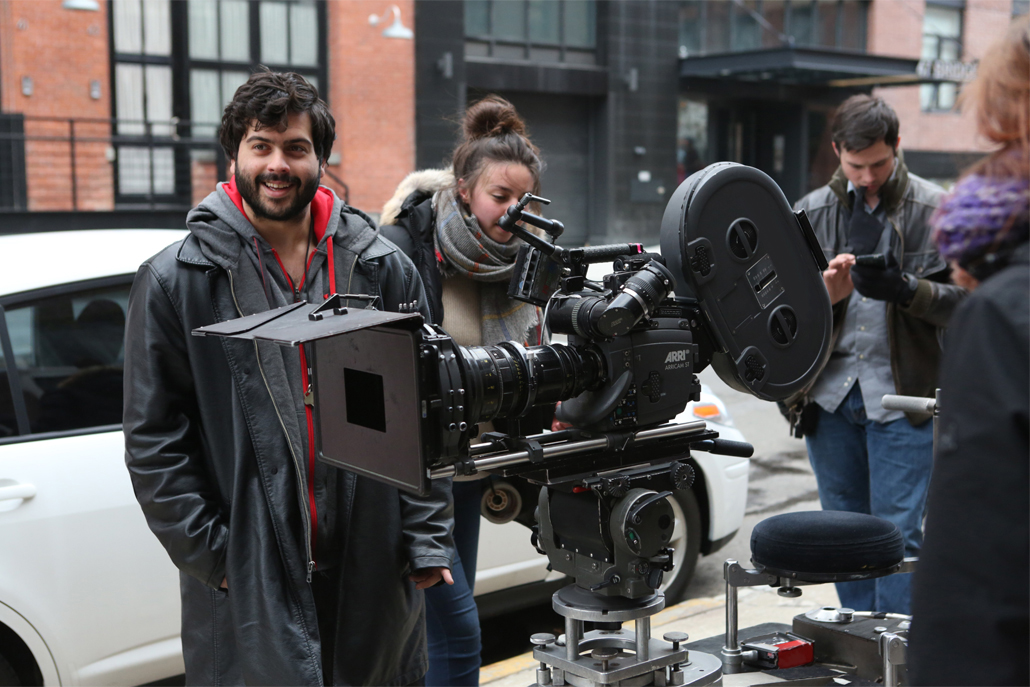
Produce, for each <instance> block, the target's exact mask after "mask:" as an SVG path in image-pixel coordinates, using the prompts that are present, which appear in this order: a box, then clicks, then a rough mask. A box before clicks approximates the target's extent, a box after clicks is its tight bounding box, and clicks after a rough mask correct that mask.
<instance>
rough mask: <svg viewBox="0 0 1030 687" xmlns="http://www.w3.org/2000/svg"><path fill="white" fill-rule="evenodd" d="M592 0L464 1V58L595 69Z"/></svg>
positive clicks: (595, 45) (595, 11) (594, 16)
mask: <svg viewBox="0 0 1030 687" xmlns="http://www.w3.org/2000/svg"><path fill="white" fill-rule="evenodd" d="M596 48H597V3H596V1H595V0H466V2H465V55H466V57H493V58H498V59H509V60H530V61H533V62H572V63H578V64H596V62H597V58H596Z"/></svg>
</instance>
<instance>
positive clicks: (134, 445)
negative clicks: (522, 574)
mask: <svg viewBox="0 0 1030 687" xmlns="http://www.w3.org/2000/svg"><path fill="white" fill-rule="evenodd" d="M217 194H223V195H224V192H223V191H222V190H221V189H220V190H218V191H216V192H215V193H214V194H212V195H211V196H209V198H208V199H207V200H205V201H204V203H202V204H201V206H200V207H198V208H197V209H195V210H194V211H193V212H191V213H190V217H189V219H188V221H187V223H188V225H189V227H190V229H191V232H192V233H191V235H190V236H189V237H187V238H186V239H185V240H183V241H182V242H180V243H178V244H175V245H173V246H171V247H169V248H168V249H166V250H164V251H163V252H161V253H159V254H158V255H156V256H155V257H153V258H151V259H150V260H148V261H147V262H146V263H144V264H143V266H142V267H141V268H140V270H139V272H138V274H137V276H136V281H135V283H134V284H133V290H132V294H131V296H130V303H129V313H128V323H127V326H126V332H127V337H126V343H125V422H124V431H125V437H126V462H127V464H128V467H129V471H130V474H131V477H132V482H133V486H134V488H135V490H136V495H137V498H138V499H139V501H140V503H141V505H142V506H143V511H144V514H145V515H146V517H147V521H148V523H149V524H150V527H151V529H152V530H153V531H154V533H155V534H156V535H157V537H158V539H160V541H161V543H162V544H163V545H164V546H165V548H166V549H167V551H168V553H169V555H170V556H171V558H172V561H173V562H174V563H175V565H176V566H177V567H178V568H179V570H180V571H181V589H182V601H183V635H182V642H183V651H184V656H185V659H186V671H187V680H188V682H189V683H192V684H240V683H244V682H245V683H247V684H278V685H298V684H312V685H314V684H320V683H321V682H322V666H321V656H320V651H319V643H318V637H319V633H318V623H317V622H316V614H315V605H314V599H313V595H312V592H311V588H310V585H309V584H308V581H307V577H308V571H307V569H306V568H307V560H308V556H307V552H306V550H305V547H306V534H305V519H306V517H307V515H306V512H307V511H306V510H305V509H304V506H302V505H301V504H302V503H305V501H303V500H302V499H301V494H303V493H304V491H303V490H304V488H305V485H304V484H303V482H304V480H305V476H304V475H305V474H306V473H305V472H304V471H303V470H302V467H303V466H306V460H305V456H304V454H303V452H301V450H300V447H302V446H303V440H302V439H301V436H300V432H301V431H305V430H302V429H301V428H300V427H299V426H298V422H297V421H296V414H295V413H293V412H289V409H290V404H292V403H293V401H292V400H291V391H290V385H294V384H298V383H299V381H298V380H294V379H291V378H288V377H287V365H285V364H284V354H283V353H282V351H281V349H279V347H278V346H276V345H275V344H271V343H268V342H262V343H258V344H255V343H252V342H244V341H240V340H235V339H224V338H198V337H195V336H191V334H190V332H191V331H192V330H193V329H194V328H196V327H200V326H203V325H208V324H212V323H214V322H221V321H224V320H229V319H233V318H237V317H240V316H243V315H249V314H252V313H255V312H261V311H264V310H267V309H268V301H267V300H266V296H265V293H264V292H263V289H262V282H261V279H260V277H259V276H258V275H257V273H256V272H255V271H254V270H253V267H252V266H250V265H246V264H245V261H247V260H249V257H250V256H248V255H245V254H243V250H245V246H246V243H245V242H244V241H240V240H239V237H238V236H236V235H235V234H234V233H233V231H234V230H233V228H231V227H230V226H229V224H228V223H229V222H231V221H232V220H233V218H232V217H231V210H229V209H227V207H226V203H227V202H228V201H227V200H226V199H225V198H223V197H221V196H219V195H217ZM230 206H231V203H230ZM326 234H327V236H326V238H325V240H323V241H322V242H321V243H320V244H319V245H318V248H317V253H316V255H315V257H314V259H313V264H317V262H318V261H320V263H321V268H320V269H319V271H318V274H316V275H315V280H317V281H319V282H322V283H324V282H325V279H326V270H325V262H326V252H327V251H326V242H327V241H329V240H331V241H333V242H334V252H335V256H334V257H335V263H336V264H335V269H336V270H337V274H338V275H340V280H341V281H340V284H339V286H338V290H339V291H344V290H345V289H346V290H349V291H350V292H351V293H367V294H378V295H380V296H381V297H382V301H383V307H384V308H385V309H388V310H396V309H397V306H398V304H399V303H408V302H412V301H418V302H419V303H424V302H425V296H424V293H423V289H422V285H421V281H420V280H419V278H418V275H417V273H416V272H415V269H414V266H413V265H412V264H411V262H410V260H408V259H407V258H406V257H404V256H403V255H401V254H400V253H399V252H398V251H397V250H396V247H395V246H393V244H391V243H389V242H388V241H385V240H383V239H381V238H378V236H377V235H376V233H375V231H374V230H373V228H372V226H371V225H370V221H369V220H367V218H366V217H365V216H364V215H362V214H360V213H358V212H357V211H355V210H352V209H350V208H347V207H346V206H345V205H344V204H343V203H342V201H339V199H336V200H335V205H334V206H333V209H332V214H331V215H330V220H329V225H328V227H327V229H326ZM352 269H353V272H351V270H352ZM348 275H351V276H350V277H349V278H348ZM291 418H292V419H291ZM298 462H299V463H300V465H298ZM342 485H343V486H342V488H341V492H340V499H339V503H338V507H337V511H338V525H337V529H338V531H339V532H341V533H343V537H344V544H343V548H342V552H341V554H340V557H341V560H340V563H339V567H338V570H339V571H340V580H341V583H340V586H339V595H340V596H339V604H338V607H337V608H335V609H319V610H320V612H330V613H335V614H336V615H337V624H338V628H339V631H338V633H337V641H336V644H335V647H334V649H335V651H334V655H335V661H334V681H335V682H336V683H337V684H377V685H396V684H410V683H412V682H413V681H415V680H417V679H419V678H420V677H421V676H422V675H423V674H424V673H425V670H426V666H427V660H426V653H425V620H424V606H423V603H424V601H423V594H422V592H419V591H416V590H415V588H414V585H413V584H412V583H411V582H409V581H408V580H407V577H406V576H407V573H408V572H409V571H410V570H411V569H412V568H425V567H431V566H449V565H450V561H451V555H452V550H453V543H452V542H451V541H450V523H451V521H452V520H451V517H452V514H451V511H450V497H449V485H444V484H442V483H441V484H440V485H439V487H440V488H441V489H443V488H444V487H446V492H447V493H446V494H441V493H440V492H439V490H437V492H435V493H434V496H433V497H431V498H429V499H425V500H420V499H416V498H413V497H409V496H407V495H404V494H401V493H399V492H398V491H397V490H396V489H394V488H392V487H388V486H385V485H383V484H380V483H378V482H374V481H372V480H368V479H365V478H363V477H356V476H354V475H353V474H350V473H344V475H343V481H342ZM223 577H227V578H228V587H229V590H228V592H225V591H222V590H220V589H219V585H220V583H221V581H222V578H223ZM127 583H130V584H131V580H130V581H128V582H127Z"/></svg>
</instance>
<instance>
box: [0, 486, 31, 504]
mask: <svg viewBox="0 0 1030 687" xmlns="http://www.w3.org/2000/svg"><path fill="white" fill-rule="evenodd" d="M35 495H36V485H35V484H12V485H11V486H9V487H0V501H13V500H14V499H31V498H32V497H33V496H35Z"/></svg>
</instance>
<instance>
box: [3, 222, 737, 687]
mask: <svg viewBox="0 0 1030 687" xmlns="http://www.w3.org/2000/svg"><path fill="white" fill-rule="evenodd" d="M184 235H185V232H184V231H171V230H108V231H68V232H59V233H51V234H25V235H13V236H0V686H2V685H18V684H24V685H38V684H46V685H140V684H144V683H148V682H153V681H157V680H163V679H166V678H169V677H173V676H176V675H181V674H182V673H183V661H182V649H181V643H180V639H179V629H180V615H179V580H178V572H177V571H176V569H175V568H174V566H173V565H172V564H171V562H170V560H169V558H168V556H167V554H166V553H165V551H164V549H163V548H162V547H161V545H160V544H159V543H158V541H157V539H156V538H155V537H154V535H153V534H152V533H151V532H150V530H149V529H148V528H147V524H146V522H145V520H144V518H143V514H142V512H141V510H140V507H139V505H138V504H137V502H136V499H135V497H134V495H133V492H132V487H131V484H130V482H129V476H128V472H127V471H126V469H125V464H124V443H123V439H122V433H121V427H120V422H121V365H122V338H123V334H124V323H125V308H126V304H127V302H128V295H129V288H130V285H131V283H132V278H133V275H134V274H135V272H136V269H137V267H138V266H139V264H140V263H141V262H142V261H143V260H145V259H146V258H148V257H150V256H151V255H153V254H155V253H157V252H158V251H159V250H161V249H162V248H163V247H165V246H167V245H168V244H170V243H172V242H174V241H177V240H179V239H181V238H182V237H183V236H184ZM685 415H689V416H690V418H689V419H694V418H695V417H701V418H704V419H706V420H708V421H709V423H710V424H711V425H712V427H713V428H715V429H718V430H719V432H720V433H721V434H722V435H723V436H724V437H726V438H729V439H736V440H742V439H743V437H741V436H740V433H739V432H737V431H736V429H734V428H733V427H732V422H731V420H730V419H729V417H728V415H727V414H726V410H725V407H724V406H723V405H722V403H721V402H720V401H719V400H718V399H717V398H715V397H714V396H711V395H710V394H708V393H707V392H706V393H705V394H704V395H703V397H702V400H701V402H700V403H697V404H692V405H691V407H688V408H687V410H686V412H685ZM693 460H694V461H695V463H696V465H697V467H698V468H699V469H698V479H697V480H696V483H695V486H694V489H693V490H692V491H691V492H689V493H686V494H685V495H683V496H681V497H680V498H679V499H678V501H677V502H676V503H675V504H674V508H675V509H676V513H677V516H678V517H677V526H676V535H675V539H676V541H675V542H674V543H675V544H676V548H677V552H678V553H677V555H678V557H680V558H682V560H679V561H677V562H678V563H680V565H679V566H678V571H679V572H678V573H673V576H672V577H671V579H670V581H669V588H668V593H669V596H670V597H674V598H678V597H679V596H680V595H681V594H682V592H683V589H684V588H685V586H686V582H688V581H689V573H690V572H692V571H693V566H694V563H695V562H696V557H697V554H698V552H699V551H700V552H701V553H708V552H710V551H714V550H715V549H716V548H718V547H719V546H721V545H722V544H724V543H725V542H726V541H728V540H729V538H730V537H732V536H733V534H734V533H735V532H736V530H737V529H738V528H739V527H740V525H741V522H742V520H743V514H744V501H745V498H746V494H747V478H748V461H747V460H745V459H739V458H727V457H722V456H710V455H708V454H703V453H699V454H697V455H695V456H694V458H693ZM480 541H481V543H480V554H479V570H478V573H477V577H476V580H477V590H476V591H477V595H478V596H477V598H479V599H480V600H481V602H482V604H483V605H484V606H485V607H489V608H494V609H495V610H496V609H498V608H503V607H504V606H505V604H504V602H503V600H504V598H505V594H506V593H507V594H508V598H509V601H510V599H511V598H512V596H513V595H512V594H511V592H510V591H509V590H513V589H514V590H515V594H514V597H515V598H516V599H517V600H521V599H522V598H523V596H524V595H522V591H524V590H527V589H529V588H541V587H542V586H543V585H546V584H547V583H548V580H549V574H548V572H547V570H546V560H545V559H544V558H543V557H542V556H540V555H539V554H537V553H536V551H535V550H534V549H533V547H532V546H531V545H530V543H529V536H528V531H527V530H526V529H525V528H524V527H522V526H521V525H518V524H516V523H509V524H507V525H493V524H491V523H488V522H486V521H484V522H483V529H482V537H481V540H480ZM498 601H500V602H501V603H498ZM509 607H510V603H509Z"/></svg>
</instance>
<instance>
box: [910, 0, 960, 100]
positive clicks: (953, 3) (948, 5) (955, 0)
mask: <svg viewBox="0 0 1030 687" xmlns="http://www.w3.org/2000/svg"><path fill="white" fill-rule="evenodd" d="M929 7H936V8H939V9H944V10H952V11H954V12H958V37H957V38H953V37H951V36H940V35H938V34H928V33H926V14H925V8H929ZM927 36H934V37H935V38H936V39H937V56H936V57H934V58H927V57H923V56H922V52H921V50H922V49H921V48H920V58H919V59H921V60H926V59H933V60H939V59H941V57H940V54H941V46H942V45H943V44H944V42H945V41H951V42H954V43H957V44H958V61H959V62H961V61H962V56H963V54H964V52H965V47H966V46H965V38H966V6H965V2H964V0H950V1H949V0H926V5H925V6H924V14H923V29H922V32H921V33H920V38H921V39H923V40H925V39H926V37H927ZM941 85H942V84H941V83H927V84H922V85H921V86H920V88H921V89H922V88H927V89H933V102H932V104H931V106H930V107H928V108H927V107H923V96H922V92H921V93H920V94H919V111H920V112H925V113H927V114H957V113H958V111H957V110H956V109H955V104H954V103H952V105H951V106H950V107H941V106H940V95H941ZM959 87H960V84H955V91H956V93H955V101H956V102H957V101H958V92H959V90H960V88H959Z"/></svg>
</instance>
